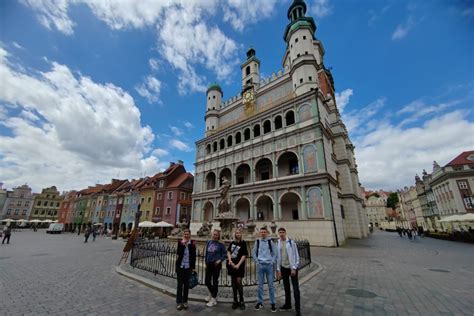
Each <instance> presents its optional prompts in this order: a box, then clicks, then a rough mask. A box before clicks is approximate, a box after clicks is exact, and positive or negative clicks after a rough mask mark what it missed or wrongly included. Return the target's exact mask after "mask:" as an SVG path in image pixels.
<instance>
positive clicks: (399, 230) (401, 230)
mask: <svg viewBox="0 0 474 316" xmlns="http://www.w3.org/2000/svg"><path fill="white" fill-rule="evenodd" d="M397 233H398V235H399V236H400V237H402V238H403V236H405V235H406V236H407V237H408V239H410V240H411V239H416V236H417V235H419V232H418V231H417V230H416V229H415V228H411V229H410V228H408V229H407V228H401V227H397Z"/></svg>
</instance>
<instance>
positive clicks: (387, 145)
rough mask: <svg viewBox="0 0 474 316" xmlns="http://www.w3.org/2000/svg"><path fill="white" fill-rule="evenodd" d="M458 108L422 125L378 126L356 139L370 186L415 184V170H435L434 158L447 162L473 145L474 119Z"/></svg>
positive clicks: (362, 171)
mask: <svg viewBox="0 0 474 316" xmlns="http://www.w3.org/2000/svg"><path fill="white" fill-rule="evenodd" d="M465 117H466V113H464V112H463V111H454V112H451V113H447V114H444V115H441V116H439V117H435V118H432V119H431V120H428V121H426V122H425V123H424V124H423V125H421V126H419V127H413V128H409V129H402V128H400V127H398V126H395V125H393V124H384V125H380V126H378V127H377V128H376V129H375V130H373V131H372V132H370V133H368V134H366V135H364V136H362V137H360V138H358V139H356V140H355V141H354V144H355V146H356V157H357V164H358V171H359V177H360V181H361V183H362V185H363V186H365V187H366V188H369V189H378V188H383V189H391V190H395V189H397V188H402V187H404V186H406V185H413V184H414V177H415V174H417V173H418V174H419V173H420V172H421V171H422V170H423V169H426V170H428V171H430V170H431V166H432V162H433V160H436V161H438V162H439V163H440V164H445V163H447V162H449V160H451V159H453V158H454V157H455V156H456V155H458V154H459V153H461V152H462V151H465V150H470V149H472V144H473V139H472V137H469V136H467V135H474V123H472V122H469V121H467V120H466V119H465Z"/></svg>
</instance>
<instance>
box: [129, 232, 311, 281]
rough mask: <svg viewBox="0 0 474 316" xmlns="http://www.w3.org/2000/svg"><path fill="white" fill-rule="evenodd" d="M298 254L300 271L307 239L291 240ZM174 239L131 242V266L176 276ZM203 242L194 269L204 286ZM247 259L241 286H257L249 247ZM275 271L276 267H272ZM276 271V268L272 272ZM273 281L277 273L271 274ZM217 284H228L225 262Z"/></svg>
mask: <svg viewBox="0 0 474 316" xmlns="http://www.w3.org/2000/svg"><path fill="white" fill-rule="evenodd" d="M294 241H295V243H296V245H297V247H298V253H299V255H300V270H302V269H305V268H307V267H308V266H309V265H310V264H311V251H310V245H309V242H308V241H307V240H294ZM177 246H178V245H177V242H170V241H168V240H157V241H144V240H138V241H136V242H135V243H134V245H133V248H132V253H131V258H130V265H131V266H132V267H133V268H136V269H141V270H145V271H148V272H151V273H154V274H155V275H162V276H166V277H169V278H174V279H176V271H175V270H176V267H175V262H176V258H177V255H176V253H177ZM204 247H205V246H204V245H203V246H198V247H197V251H196V272H197V273H198V279H199V285H204V284H205V282H204V277H205V271H206V265H205V258H204ZM248 250H249V257H248V258H247V260H246V262H245V263H246V267H245V277H244V278H243V280H242V283H243V285H244V286H251V285H257V268H256V265H255V263H254V262H253V260H252V254H251V250H252V249H248ZM274 270H275V269H274ZM275 274H276V271H275ZM274 280H275V281H276V275H275V276H274ZM219 286H229V287H230V286H231V278H230V276H229V275H228V274H227V269H226V267H225V263H223V265H222V269H221V273H220V277H219Z"/></svg>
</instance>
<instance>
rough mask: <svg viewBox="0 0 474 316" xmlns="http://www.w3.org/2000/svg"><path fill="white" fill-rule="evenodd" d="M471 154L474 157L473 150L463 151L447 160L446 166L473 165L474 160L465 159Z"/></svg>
mask: <svg viewBox="0 0 474 316" xmlns="http://www.w3.org/2000/svg"><path fill="white" fill-rule="evenodd" d="M471 155H472V156H473V157H474V150H471V151H465V152H463V153H462V154H460V155H459V156H457V157H456V158H454V159H453V160H451V161H450V162H448V164H447V165H446V166H460V165H473V164H474V160H468V159H467V158H468V157H469V156H471ZM446 166H445V167H446Z"/></svg>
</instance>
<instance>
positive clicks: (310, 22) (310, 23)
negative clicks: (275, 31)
mask: <svg viewBox="0 0 474 316" xmlns="http://www.w3.org/2000/svg"><path fill="white" fill-rule="evenodd" d="M300 27H309V28H311V33H313V37H314V32H316V23H314V19H313V18H312V17H308V16H305V17H303V18H299V19H298V20H296V21H294V22H291V23H290V24H288V25H287V26H286V29H285V33H284V35H283V40H284V41H285V42H286V41H287V36H288V34H289V33H292V32H294V31H296V30H297V29H299V28H300Z"/></svg>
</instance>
